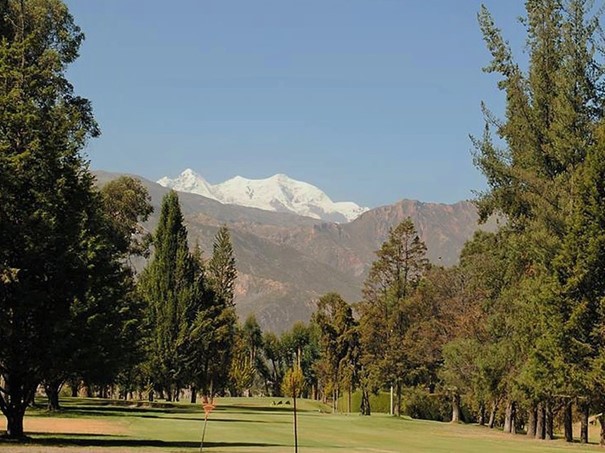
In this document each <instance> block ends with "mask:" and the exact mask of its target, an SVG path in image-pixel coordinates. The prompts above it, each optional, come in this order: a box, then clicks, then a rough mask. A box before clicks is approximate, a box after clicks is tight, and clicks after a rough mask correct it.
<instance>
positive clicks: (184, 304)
mask: <svg viewBox="0 0 605 453" xmlns="http://www.w3.org/2000/svg"><path fill="white" fill-rule="evenodd" d="M153 245H154V255H153V258H152V260H151V262H150V263H149V265H148V266H147V267H146V268H145V270H144V271H143V273H142V274H141V277H140V280H139V288H140V292H141V295H142V296H143V298H144V299H145V300H146V301H147V304H148V310H147V318H148V325H149V339H148V350H149V358H150V361H151V367H150V369H151V370H152V372H153V376H152V379H153V381H154V382H155V383H156V384H158V385H159V386H160V387H161V388H163V389H165V390H166V391H168V392H173V391H176V390H177V389H178V388H180V387H182V386H183V385H184V380H185V378H186V375H187V370H186V367H185V359H184V355H185V353H186V347H187V343H188V339H189V326H190V323H191V321H192V317H193V316H194V313H196V312H197V310H196V307H195V304H197V302H198V299H199V298H200V296H201V295H200V294H199V290H200V289H199V287H198V285H196V283H197V281H196V279H195V277H196V275H195V271H196V266H195V262H194V260H193V258H192V256H191V254H190V253H189V247H188V244H187V230H186V228H185V225H184V223H183V215H182V213H181V208H180V205H179V201H178V196H177V194H176V192H173V191H171V192H169V193H168V194H166V196H165V197H164V199H163V201H162V208H161V213H160V219H159V223H158V227H157V229H156V232H155V235H154V240H153Z"/></svg>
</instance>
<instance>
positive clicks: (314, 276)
mask: <svg viewBox="0 0 605 453" xmlns="http://www.w3.org/2000/svg"><path fill="white" fill-rule="evenodd" d="M192 173H193V172H192ZM95 175H96V178H97V183H98V184H99V185H103V184H104V183H106V182H108V181H109V180H111V179H114V178H116V177H118V176H119V175H118V174H115V173H107V172H102V171H97V172H95ZM198 176H199V175H198ZM136 177H137V178H138V179H140V180H141V181H142V182H143V184H144V185H145V187H146V188H147V190H148V191H149V193H150V195H151V198H152V204H153V206H154V208H155V212H154V214H153V215H152V216H151V217H150V219H149V221H148V222H147V224H146V225H145V226H146V228H148V229H149V230H151V231H152V230H153V229H154V228H155V226H156V225H157V221H158V216H159V212H160V209H159V207H160V203H161V199H162V197H163V196H164V194H166V193H167V192H168V191H169V190H170V189H169V188H168V187H164V186H163V185H160V184H158V183H154V182H152V181H148V180H146V179H144V178H141V177H138V176H136ZM242 179H243V178H242ZM271 179H272V178H269V180H271ZM274 179H279V178H274ZM263 181H268V180H263ZM162 182H163V183H165V184H166V185H169V184H168V183H167V181H166V180H163V181H162ZM302 184H304V183H302ZM175 187H176V185H175ZM311 187H312V186H311ZM180 188H181V189H182V188H183V186H180ZM317 190H319V189H317ZM326 197H327V196H326ZM179 199H180V202H181V206H182V210H183V214H184V216H185V220H186V223H187V228H188V231H189V242H190V244H191V245H193V244H195V243H199V244H200V245H201V246H202V248H203V250H204V251H205V254H206V256H209V255H210V254H211V252H212V241H213V238H214V235H215V234H216V232H217V230H218V228H219V227H220V226H221V225H223V224H224V225H227V226H228V228H229V230H230V232H231V237H232V241H233V246H234V253H235V257H236V260H237V268H238V279H237V282H236V307H237V311H238V314H239V315H240V317H242V318H245V317H246V316H247V315H249V314H252V313H253V314H255V315H256V317H257V319H258V321H259V323H260V324H261V326H262V327H263V329H267V330H272V331H275V332H280V331H282V330H284V329H287V328H289V327H290V326H291V325H292V324H293V323H294V322H295V321H297V320H303V321H306V320H308V319H309V318H310V315H311V313H312V312H313V311H314V309H315V303H316V301H317V299H318V298H319V297H321V296H322V295H323V294H325V293H327V292H331V291H335V292H338V293H340V294H341V295H342V296H343V298H344V299H345V300H347V301H349V302H351V303H352V302H357V301H358V300H359V299H360V297H361V288H362V286H363V281H364V279H365V277H366V275H367V272H368V270H369V268H370V266H371V263H372V261H373V260H374V259H375V251H376V250H377V249H378V248H380V245H381V244H382V242H384V240H385V239H386V237H387V235H388V232H389V228H391V227H394V226H396V225H397V224H398V223H399V222H401V221H403V220H404V219H405V218H407V217H411V218H412V220H413V221H414V224H415V226H416V229H417V231H418V234H419V236H420V238H421V239H422V240H423V241H424V242H425V243H426V244H427V247H428V258H429V259H430V260H431V261H432V262H433V263H436V264H439V265H444V266H449V265H452V264H455V263H456V262H457V260H458V256H459V254H460V250H461V249H462V246H463V244H464V242H465V241H466V240H467V239H469V238H470V237H471V236H472V235H473V233H474V231H476V230H477V229H478V228H479V226H478V225H477V220H478V216H477V212H476V209H475V206H474V205H473V204H472V203H470V202H467V201H461V202H458V203H454V204H440V203H423V202H420V201H415V200H401V201H399V202H397V203H395V204H392V205H388V206H382V207H378V208H374V209H370V210H368V211H366V212H363V213H361V215H359V216H358V217H356V218H355V220H353V221H351V222H348V223H336V222H333V221H324V220H322V219H318V218H313V217H310V216H302V215H298V214H293V213H292V212H285V211H279V210H268V209H258V208H254V207H248V206H240V205H237V204H230V203H221V202H219V201H217V200H216V199H214V197H209V196H202V195H199V194H195V193H188V192H180V193H179ZM328 199H329V198H328ZM272 206H273V205H272ZM495 227H496V222H495V221H493V220H492V221H490V222H488V223H487V224H486V225H482V226H481V228H483V229H490V230H493V229H495ZM138 265H139V266H140V267H142V266H143V265H144V263H138Z"/></svg>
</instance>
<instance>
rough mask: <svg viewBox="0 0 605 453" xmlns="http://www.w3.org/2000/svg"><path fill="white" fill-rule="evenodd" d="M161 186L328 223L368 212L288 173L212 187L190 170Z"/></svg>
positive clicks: (349, 220)
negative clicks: (337, 200) (331, 196)
mask: <svg viewBox="0 0 605 453" xmlns="http://www.w3.org/2000/svg"><path fill="white" fill-rule="evenodd" d="M157 183H158V184H160V185H161V186H164V187H168V188H170V189H174V190H177V191H179V192H188V193H195V194H198V195H202V196H204V197H207V198H211V199H213V200H216V201H219V202H221V203H223V204H234V205H238V206H247V207H250V208H258V209H264V210H265V211H274V212H290V213H294V214H297V215H302V216H305V217H311V218H313V219H319V220H323V221H326V222H336V223H347V222H351V221H352V220H355V219H356V218H357V217H359V215H360V214H362V213H364V212H366V211H368V208H365V207H361V206H359V205H357V204H356V203H353V202H352V201H340V202H334V201H332V200H331V199H330V197H328V196H327V195H326V194H325V193H324V192H323V191H322V190H320V189H319V188H317V187H315V186H313V185H312V184H309V183H306V182H303V181H297V180H295V179H292V178H290V177H288V176H287V175H284V174H277V175H274V176H271V177H270V178H266V179H247V178H243V177H241V176H236V177H235V178H231V179H229V180H227V181H225V182H222V183H220V184H216V185H212V184H210V183H209V182H208V181H206V180H205V179H204V178H203V177H202V176H201V175H200V174H198V173H196V172H195V171H193V170H191V169H190V168H188V169H186V170H185V171H183V172H182V173H181V174H180V175H179V176H177V177H176V178H174V179H170V178H168V177H166V176H165V177H163V178H161V179H159V180H158V181H157Z"/></svg>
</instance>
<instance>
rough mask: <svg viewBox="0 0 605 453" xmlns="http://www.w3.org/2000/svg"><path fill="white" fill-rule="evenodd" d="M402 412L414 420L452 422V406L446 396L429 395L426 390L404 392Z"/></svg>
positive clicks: (413, 389)
mask: <svg viewBox="0 0 605 453" xmlns="http://www.w3.org/2000/svg"><path fill="white" fill-rule="evenodd" d="M401 404H402V412H403V413H404V414H406V415H409V416H410V417H412V418H419V419H423V420H435V421H440V422H444V421H450V419H451V414H452V405H451V402H450V398H449V397H448V396H447V395H444V394H438V393H429V392H427V391H426V390H424V389H420V388H411V389H407V390H405V391H404V396H403V398H402V402H401Z"/></svg>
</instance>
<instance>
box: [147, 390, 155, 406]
mask: <svg viewBox="0 0 605 453" xmlns="http://www.w3.org/2000/svg"><path fill="white" fill-rule="evenodd" d="M153 396H154V393H153V389H151V390H149V394H148V399H149V402H150V403H152V402H153Z"/></svg>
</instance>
